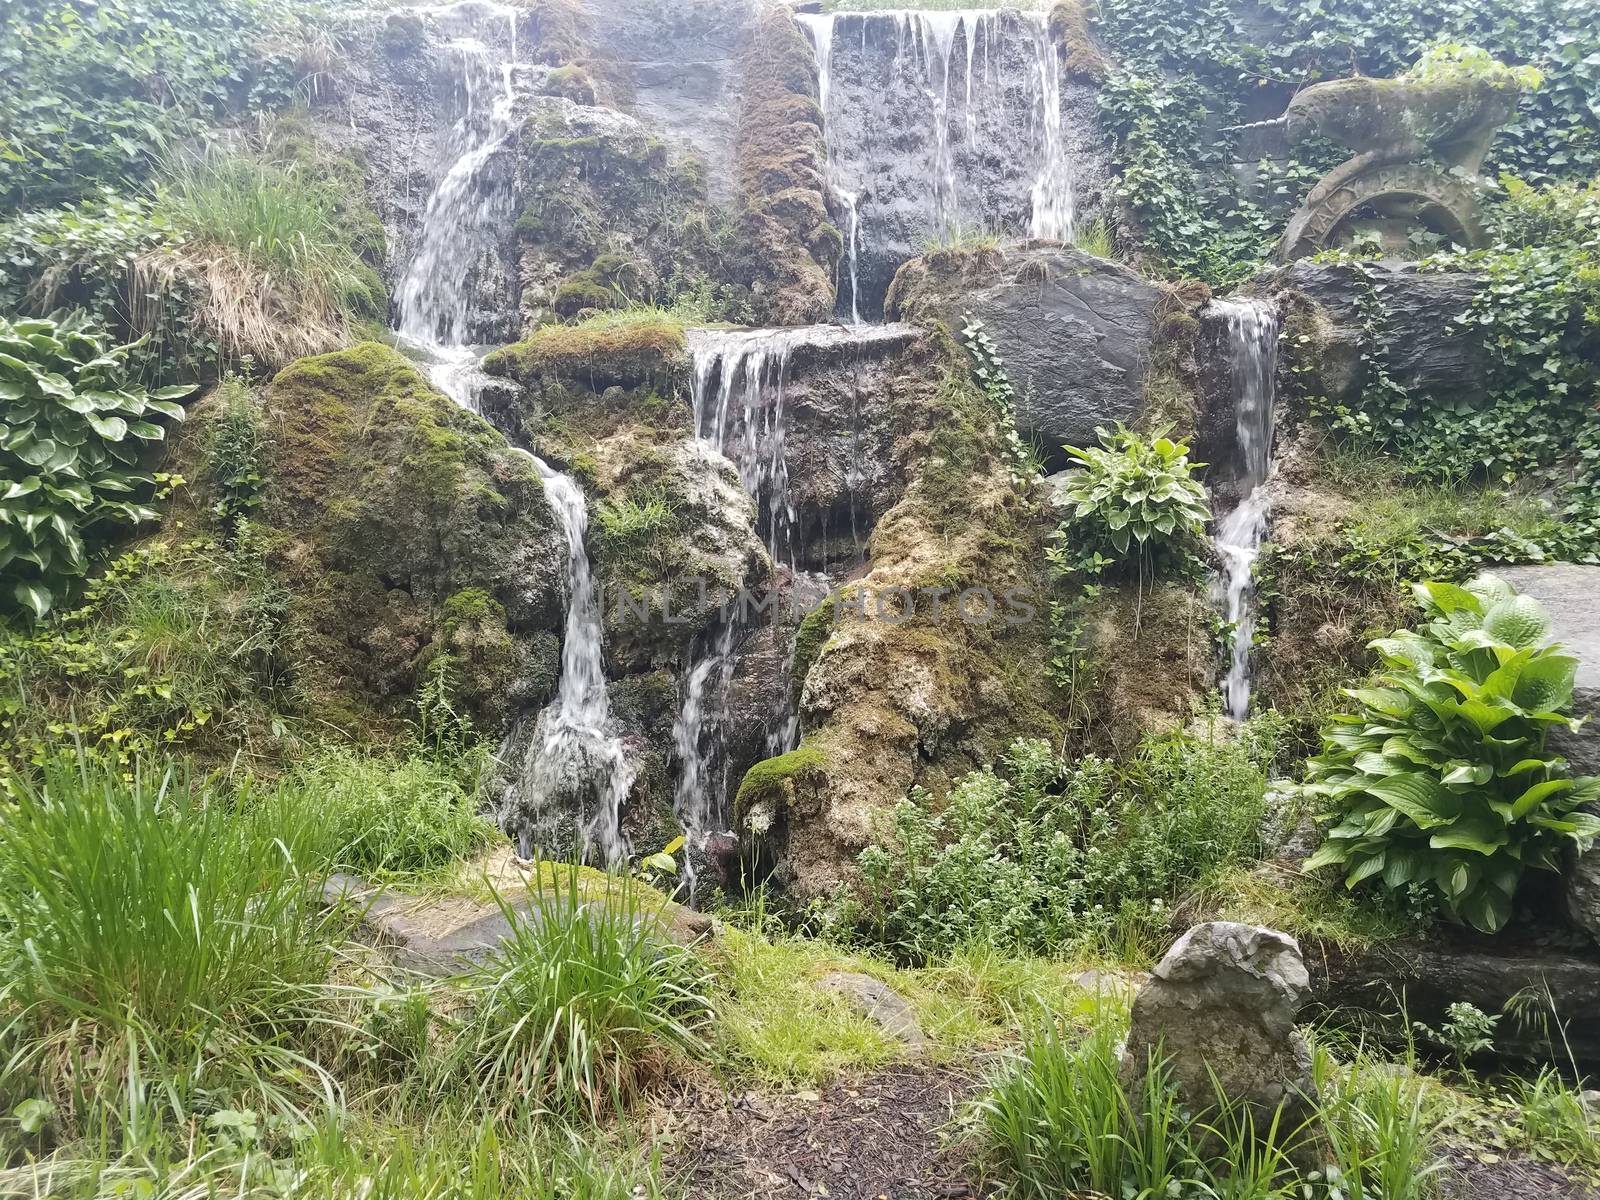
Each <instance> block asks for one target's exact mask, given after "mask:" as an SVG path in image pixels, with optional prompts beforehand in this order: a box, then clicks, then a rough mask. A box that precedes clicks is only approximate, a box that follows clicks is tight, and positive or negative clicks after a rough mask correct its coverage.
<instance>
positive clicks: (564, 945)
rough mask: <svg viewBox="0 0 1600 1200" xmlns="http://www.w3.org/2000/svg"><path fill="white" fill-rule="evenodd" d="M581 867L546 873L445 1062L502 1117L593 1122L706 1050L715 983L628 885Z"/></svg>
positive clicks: (473, 986)
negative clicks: (595, 877) (570, 1116)
mask: <svg viewBox="0 0 1600 1200" xmlns="http://www.w3.org/2000/svg"><path fill="white" fill-rule="evenodd" d="M590 878H592V876H589V875H587V874H586V873H584V872H582V870H581V868H579V867H578V866H577V865H576V864H573V865H570V866H569V867H567V868H565V869H562V870H559V871H558V872H557V874H556V877H555V878H554V879H553V880H551V881H545V880H544V879H543V877H542V875H541V877H540V880H539V881H538V882H537V884H536V886H535V888H534V891H533V893H532V903H531V905H530V906H529V908H528V910H527V911H526V912H519V911H518V910H516V909H513V908H511V907H509V906H506V907H505V912H506V915H507V917H508V918H509V919H510V920H511V922H512V935H511V937H510V939H509V940H508V941H507V942H506V943H505V944H504V946H503V947H502V948H501V949H500V951H499V952H498V953H497V954H496V955H495V957H494V958H492V959H491V960H490V961H489V962H488V963H487V964H485V966H484V967H483V968H482V969H481V970H480V971H479V972H478V973H477V975H476V977H475V978H474V979H473V980H471V981H470V985H469V986H470V992H471V996H472V1006H471V1010H470V1012H469V1013H468V1015H467V1016H466V1018H465V1019H464V1021H463V1022H462V1024H461V1027H460V1029H459V1030H458V1032H457V1036H456V1038H455V1042H454V1047H453V1049H452V1051H451V1054H450V1056H449V1061H448V1063H447V1064H446V1068H445V1073H446V1079H447V1083H448V1082H449V1081H456V1080H461V1081H468V1082H469V1083H470V1086H471V1087H473V1088H474V1089H475V1090H476V1092H477V1103H478V1105H479V1107H480V1108H481V1109H482V1110H483V1111H486V1112H490V1113H493V1114H495V1115H497V1116H500V1117H509V1116H512V1115H519V1114H526V1113H528V1112H554V1113H576V1114H583V1115H589V1116H597V1115H599V1114H600V1113H601V1112H602V1111H603V1110H605V1109H606V1108H607V1107H608V1106H611V1105H620V1104H622V1103H624V1102H625V1101H626V1100H627V1099H628V1097H629V1096H630V1095H632V1094H633V1093H634V1092H636V1091H637V1090H638V1088H639V1087H640V1086H641V1085H642V1084H644V1083H645V1082H646V1081H647V1080H649V1079H650V1078H652V1077H655V1076H658V1075H660V1074H661V1073H663V1072H664V1071H665V1070H666V1069H667V1068H668V1066H669V1065H670V1064H671V1063H672V1062H673V1061H674V1059H676V1058H684V1057H689V1056H693V1055H696V1054H699V1053H702V1052H703V1051H704V1048H705V1045H704V1042H703V1040H702V1029H703V1027H704V1025H705V1024H706V1022H707V1020H708V1019H709V1017H710V1004H709V1001H708V1000H707V993H708V990H709V986H710V981H709V979H708V977H707V975H706V972H705V971H704V969H703V967H702V966H701V965H700V963H699V962H698V960H697V959H696V957H695V955H694V952H693V951H690V950H687V949H685V948H683V947H681V946H678V945H675V944H674V943H672V942H670V941H668V940H667V939H666V938H665V937H664V936H663V935H662V934H661V933H660V931H659V926H658V924H657V917H656V915H655V914H654V913H653V912H652V911H651V910H650V909H649V907H647V905H646V903H645V901H644V899H643V897H642V896H640V895H639V894H638V893H637V892H636V891H635V890H634V885H633V884H631V883H630V882H629V881H628V880H626V879H624V878H615V877H606V882H605V884H604V886H603V887H600V888H598V889H596V887H595V885H593V884H591V883H588V882H586V881H587V880H588V879H590Z"/></svg>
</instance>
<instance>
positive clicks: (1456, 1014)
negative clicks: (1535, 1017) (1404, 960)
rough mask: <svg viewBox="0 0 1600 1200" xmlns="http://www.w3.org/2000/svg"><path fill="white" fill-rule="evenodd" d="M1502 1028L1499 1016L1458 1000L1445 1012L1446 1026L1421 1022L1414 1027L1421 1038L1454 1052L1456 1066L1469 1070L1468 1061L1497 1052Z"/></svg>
mask: <svg viewBox="0 0 1600 1200" xmlns="http://www.w3.org/2000/svg"><path fill="white" fill-rule="evenodd" d="M1499 1024H1500V1018H1499V1017H1498V1016H1497V1015H1495V1014H1493V1013H1486V1012H1484V1011H1483V1009H1481V1008H1479V1007H1478V1006H1477V1005H1476V1004H1468V1003H1466V1002H1465V1001H1462V1000H1457V1001H1455V1002H1454V1003H1453V1004H1450V1005H1449V1006H1448V1007H1446V1008H1445V1010H1444V1022H1443V1023H1442V1024H1441V1025H1440V1026H1439V1028H1438V1029H1434V1028H1433V1027H1432V1026H1430V1025H1426V1024H1424V1023H1423V1022H1421V1021H1413V1022H1412V1023H1411V1027H1412V1028H1413V1029H1414V1030H1416V1032H1417V1034H1418V1036H1419V1037H1422V1038H1426V1039H1427V1040H1428V1041H1430V1042H1436V1043H1438V1044H1439V1045H1441V1046H1443V1047H1444V1048H1445V1049H1446V1050H1448V1051H1450V1053H1451V1054H1452V1055H1453V1056H1454V1057H1455V1060H1456V1065H1457V1066H1458V1067H1460V1068H1461V1069H1462V1070H1465V1069H1466V1065H1467V1059H1469V1058H1472V1057H1474V1056H1475V1055H1479V1054H1487V1053H1488V1052H1489V1051H1491V1050H1493V1049H1494V1031H1495V1026H1497V1025H1499Z"/></svg>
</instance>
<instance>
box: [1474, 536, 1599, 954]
mask: <svg viewBox="0 0 1600 1200" xmlns="http://www.w3.org/2000/svg"><path fill="white" fill-rule="evenodd" d="M1498 574H1499V576H1500V578H1502V579H1504V580H1505V581H1506V582H1507V583H1509V584H1510V585H1511V586H1512V587H1514V588H1516V589H1517V591H1519V592H1522V593H1525V594H1526V595H1529V596H1532V597H1534V598H1535V599H1536V600H1538V601H1539V602H1540V603H1542V604H1543V605H1544V606H1545V608H1546V609H1547V610H1548V611H1549V613H1550V620H1551V623H1552V624H1553V626H1554V636H1555V639H1556V641H1558V642H1560V643H1561V644H1562V646H1563V647H1564V648H1565V649H1566V652H1567V653H1568V654H1570V655H1572V656H1573V657H1574V658H1576V659H1577V660H1578V679H1577V686H1576V688H1574V690H1573V694H1572V707H1573V711H1574V712H1575V713H1576V714H1577V715H1578V716H1580V717H1583V718H1585V723H1584V724H1583V725H1582V726H1580V727H1579V728H1578V729H1576V730H1571V731H1569V730H1558V731H1556V732H1555V733H1553V734H1551V736H1550V745H1551V748H1552V749H1554V750H1556V751H1558V752H1560V753H1561V754H1564V755H1565V756H1566V759H1567V762H1568V763H1570V764H1571V766H1572V772H1573V774H1575V775H1600V725H1597V724H1596V722H1595V721H1594V717H1595V716H1596V714H1600V611H1597V610H1596V608H1595V602H1594V598H1595V596H1596V595H1600V567H1588V566H1581V565H1579V564H1577V563H1551V564H1549V565H1547V566H1540V567H1508V568H1505V569H1503V570H1501V571H1499V572H1498ZM1597 811H1600V810H1597ZM1563 878H1564V881H1565V886H1566V906H1567V915H1568V916H1569V917H1570V918H1571V919H1572V921H1573V923H1574V924H1575V925H1577V927H1578V928H1579V929H1582V930H1583V931H1584V932H1586V933H1587V934H1588V935H1589V936H1590V937H1592V938H1594V939H1595V940H1596V941H1600V850H1591V851H1590V852H1589V853H1587V854H1584V855H1578V854H1573V855H1571V856H1570V857H1569V858H1568V860H1567V869H1566V871H1565V872H1564V873H1563Z"/></svg>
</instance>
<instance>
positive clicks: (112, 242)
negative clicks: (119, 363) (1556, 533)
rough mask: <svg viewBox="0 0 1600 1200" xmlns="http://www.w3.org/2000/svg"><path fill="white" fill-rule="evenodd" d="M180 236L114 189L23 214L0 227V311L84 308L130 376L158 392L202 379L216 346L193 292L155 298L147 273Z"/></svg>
mask: <svg viewBox="0 0 1600 1200" xmlns="http://www.w3.org/2000/svg"><path fill="white" fill-rule="evenodd" d="M177 242H178V236H177V235H176V234H175V233H174V232H173V229H172V226H171V223H170V222H168V221H167V220H166V218H165V217H163V216H162V215H161V214H160V213H159V212H157V211H156V210H155V207H154V205H153V203H152V202H151V201H150V200H149V199H147V198H145V197H133V196H119V195H117V194H116V193H114V192H112V191H111V190H110V189H109V188H107V189H103V190H102V191H101V193H100V194H99V195H98V196H94V197H91V198H88V199H85V200H83V201H81V202H80V203H78V204H75V205H70V206H67V207H64V208H55V209H44V210H39V211H35V212H24V213H19V214H18V215H16V216H15V217H13V218H12V219H11V220H9V221H6V222H5V223H4V224H0V312H8V313H25V312H49V311H51V310H52V309H56V308H81V309H83V310H84V311H85V312H87V313H88V314H89V316H90V317H91V319H93V320H94V321H95V322H96V323H98V324H101V325H104V326H105V327H106V328H107V329H108V330H110V331H111V333H112V336H113V337H114V338H116V339H117V340H118V341H126V342H132V343H135V344H134V345H131V346H130V347H129V349H128V372H129V374H130V375H131V376H132V377H133V378H136V379H138V380H140V381H141V382H143V383H146V384H148V385H150V386H159V385H160V384H163V383H172V382H173V381H174V380H177V379H193V378H195V377H197V376H200V375H203V374H205V372H206V370H207V369H208V368H209V366H210V364H211V363H212V362H213V361H214V360H215V358H216V345H215V344H214V343H213V342H211V341H210V340H209V339H208V338H207V337H206V336H205V334H204V332H203V331H202V330H201V328H200V327H199V325H198V323H197V320H196V313H195V310H196V309H197V308H198V307H199V300H198V297H197V295H196V293H195V289H193V288H192V287H190V286H189V285H188V282H187V281H186V280H183V279H174V280H173V281H172V283H171V284H170V286H168V287H166V288H163V289H160V290H159V291H156V290H152V289H150V288H147V287H145V286H143V283H144V282H145V276H146V271H145V264H148V263H152V262H156V261H159V260H160V259H161V258H162V257H163V256H164V255H168V254H170V253H171V252H172V250H173V249H174V247H175V246H176V245H177Z"/></svg>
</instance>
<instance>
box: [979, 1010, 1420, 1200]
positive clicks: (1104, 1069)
mask: <svg viewBox="0 0 1600 1200" xmlns="http://www.w3.org/2000/svg"><path fill="white" fill-rule="evenodd" d="M1125 1029H1126V1013H1125V1012H1122V1011H1119V1010H1118V1009H1117V1008H1116V1006H1114V1005H1112V1004H1108V1003H1102V1004H1101V1005H1100V1007H1099V1008H1098V1009H1097V1010H1096V1012H1095V1013H1094V1014H1093V1024H1092V1025H1091V1028H1090V1029H1089V1031H1088V1032H1087V1033H1086V1034H1084V1035H1082V1036H1079V1037H1074V1036H1073V1035H1072V1034H1070V1033H1064V1032H1063V1031H1062V1030H1061V1029H1059V1028H1058V1027H1056V1026H1055V1025H1053V1024H1052V1025H1048V1026H1045V1027H1044V1028H1042V1029H1040V1030H1038V1031H1036V1032H1035V1033H1034V1034H1032V1035H1031V1036H1030V1037H1029V1038H1028V1040H1027V1041H1026V1042H1025V1044H1024V1046H1023V1048H1022V1050H1021V1051H1020V1053H1019V1054H1018V1056H1017V1058H1016V1059H1015V1060H1014V1061H1013V1062H1012V1063H1011V1064H1010V1065H1009V1066H1008V1067H1005V1068H1002V1069H1001V1070H1000V1071H999V1072H998V1073H997V1074H996V1075H995V1076H994V1077H993V1078H992V1079H991V1081H990V1086H989V1090H988V1092H987V1093H986V1094H985V1095H984V1096H983V1097H982V1098H981V1099H980V1100H979V1101H978V1103H977V1106H976V1111H975V1116H976V1125H977V1132H978V1137H979V1140H980V1144H981V1147H982V1157H983V1162H984V1165H985V1166H986V1167H987V1168H988V1169H989V1170H990V1171H991V1172H992V1173H993V1174H994V1175H995V1176H997V1177H998V1181H999V1182H1001V1183H1002V1185H1003V1186H1004V1188H1005V1192H1004V1194H1006V1195H1009V1196H1011V1197H1015V1198H1018V1200H1021V1198H1030V1200H1031V1198H1037V1200H1046V1198H1047V1197H1048V1198H1052V1200H1053V1198H1055V1197H1059V1196H1072V1195H1096V1196H1123V1197H1140V1198H1146V1197H1148V1198H1154V1197H1163V1196H1185V1197H1188V1196H1193V1197H1227V1198H1228V1200H1300V1198H1304V1197H1308V1196H1327V1197H1330V1198H1333V1197H1338V1198H1341V1200H1427V1198H1428V1197H1431V1196H1433V1195H1434V1194H1435V1192H1434V1185H1435V1181H1436V1177H1437V1175H1438V1174H1439V1172H1440V1171H1441V1170H1442V1167H1441V1165H1440V1163H1439V1159H1438V1154H1437V1150H1438V1132H1439V1123H1438V1121H1437V1119H1436V1118H1435V1117H1434V1116H1433V1115H1432V1114H1431V1113H1430V1111H1429V1108H1428V1105H1427V1103H1426V1101H1425V1089H1424V1085H1423V1083H1422V1082H1421V1081H1420V1080H1419V1079H1418V1078H1417V1077H1415V1076H1413V1075H1411V1074H1410V1073H1408V1072H1406V1071H1404V1070H1403V1069H1400V1068H1393V1067H1390V1068H1384V1067H1380V1066H1379V1065H1378V1064H1375V1063H1373V1062H1371V1061H1370V1060H1368V1059H1367V1058H1365V1057H1362V1056H1358V1057H1357V1058H1356V1059H1355V1060H1354V1061H1353V1062H1352V1063H1351V1064H1349V1065H1348V1066H1341V1065H1339V1064H1337V1063H1335V1062H1334V1060H1333V1059H1332V1057H1331V1056H1330V1055H1329V1054H1328V1053H1327V1051H1326V1050H1325V1049H1324V1048H1321V1047H1319V1048H1318V1050H1317V1056H1316V1078H1317V1084H1318V1088H1319V1090H1320V1093H1321V1101H1320V1104H1319V1107H1318V1110H1317V1112H1316V1113H1315V1114H1314V1116H1313V1117H1312V1118H1311V1119H1310V1121H1309V1122H1308V1123H1307V1124H1305V1125H1292V1124H1291V1123H1290V1122H1288V1121H1286V1120H1284V1118H1283V1115H1282V1110H1281V1109H1280V1110H1279V1111H1278V1112H1277V1113H1275V1114H1274V1113H1263V1112H1259V1111H1256V1110H1252V1109H1249V1108H1246V1107H1244V1106H1241V1105H1239V1104H1237V1103H1234V1102H1231V1101H1230V1100H1229V1099H1228V1098H1227V1097H1226V1096H1225V1095H1223V1094H1222V1093H1221V1091H1220V1089H1219V1090H1218V1091H1217V1093H1216V1096H1215V1100H1214V1102H1213V1103H1210V1104H1208V1105H1207V1106H1206V1107H1205V1110H1204V1111H1203V1112H1198V1113H1197V1112H1194V1111H1192V1110H1191V1109H1190V1108H1188V1107H1187V1106H1185V1105H1184V1103H1183V1102H1182V1098H1181V1097H1180V1096H1179V1094H1178V1091H1177V1089H1176V1088H1175V1087H1174V1085H1173V1083H1172V1080H1171V1078H1170V1076H1169V1075H1168V1074H1167V1072H1166V1071H1165V1070H1164V1069H1163V1068H1162V1066H1161V1064H1160V1063H1152V1064H1151V1069H1150V1070H1148V1071H1147V1072H1145V1073H1144V1074H1143V1077H1142V1079H1141V1080H1140V1081H1139V1082H1138V1083H1136V1084H1134V1085H1132V1086H1131V1087H1130V1086H1129V1085H1128V1084H1127V1083H1126V1081H1125V1080H1124V1078H1123V1077H1122V1075H1121V1038H1122V1034H1123V1033H1124V1031H1125Z"/></svg>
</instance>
